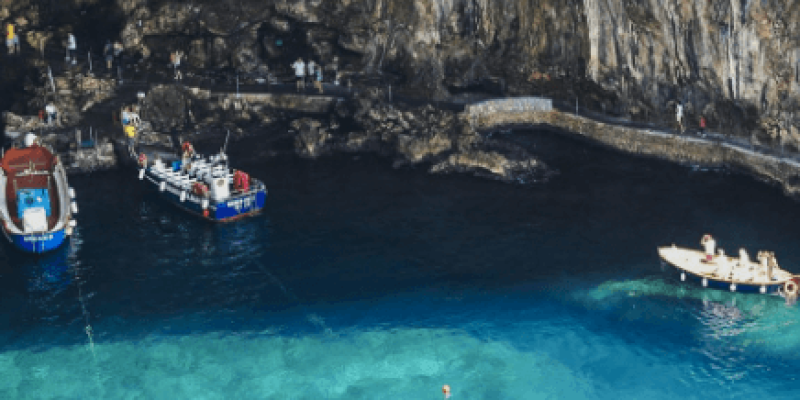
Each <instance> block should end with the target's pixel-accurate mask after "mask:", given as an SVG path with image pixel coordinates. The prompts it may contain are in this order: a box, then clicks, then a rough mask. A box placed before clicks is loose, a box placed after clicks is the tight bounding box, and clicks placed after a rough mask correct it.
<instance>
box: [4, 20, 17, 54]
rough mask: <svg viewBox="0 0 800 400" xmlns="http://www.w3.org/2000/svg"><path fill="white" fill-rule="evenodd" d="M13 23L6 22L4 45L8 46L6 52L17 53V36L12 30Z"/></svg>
mask: <svg viewBox="0 0 800 400" xmlns="http://www.w3.org/2000/svg"><path fill="white" fill-rule="evenodd" d="M14 28H15V27H14V24H12V23H10V22H9V23H8V24H6V47H8V54H15V53H17V54H18V53H19V36H17V33H16V32H15V30H14Z"/></svg>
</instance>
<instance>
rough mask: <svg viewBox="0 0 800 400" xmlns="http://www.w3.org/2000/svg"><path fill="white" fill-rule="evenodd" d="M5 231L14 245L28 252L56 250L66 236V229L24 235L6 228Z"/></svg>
mask: <svg viewBox="0 0 800 400" xmlns="http://www.w3.org/2000/svg"><path fill="white" fill-rule="evenodd" d="M4 232H5V234H6V236H7V237H8V238H9V239H10V240H11V244H13V245H14V247H16V248H18V249H20V250H22V251H25V252H28V253H45V252H48V251H50V250H55V249H56V248H58V247H59V246H61V244H62V243H64V238H66V234H65V230H64V229H61V230H58V231H53V232H48V233H36V234H24V235H15V234H12V233H9V232H7V231H5V230H4Z"/></svg>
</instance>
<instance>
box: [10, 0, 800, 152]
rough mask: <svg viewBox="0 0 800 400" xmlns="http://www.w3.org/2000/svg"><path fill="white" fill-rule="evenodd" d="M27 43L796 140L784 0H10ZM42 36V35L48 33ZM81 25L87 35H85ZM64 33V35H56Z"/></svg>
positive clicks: (797, 34) (796, 42)
mask: <svg viewBox="0 0 800 400" xmlns="http://www.w3.org/2000/svg"><path fill="white" fill-rule="evenodd" d="M0 4H2V6H0V7H1V8H2V9H0V18H3V21H8V20H17V21H19V22H24V23H23V24H22V26H21V28H22V31H23V32H24V33H25V34H26V38H27V39H28V41H29V42H30V44H31V45H32V46H33V45H35V44H36V43H34V42H36V41H38V40H45V41H47V40H48V38H50V39H49V42H48V43H49V44H48V45H49V46H55V47H58V46H61V45H62V44H61V42H62V41H63V40H64V36H65V34H66V32H67V31H70V30H72V31H75V32H78V33H79V37H80V33H83V38H82V39H83V42H82V43H87V45H91V46H93V47H95V48H96V50H97V51H99V48H100V46H101V45H102V42H103V41H104V40H105V39H106V38H114V37H121V38H122V40H123V42H124V44H125V46H126V48H127V49H128V51H129V52H130V53H132V54H134V53H135V54H137V57H142V59H143V60H145V61H144V64H143V65H144V66H145V67H148V66H149V68H152V69H156V70H158V69H164V66H165V64H166V63H167V60H168V54H169V51H171V50H173V49H177V48H181V49H183V50H184V51H186V52H187V54H188V63H189V65H190V66H191V67H193V68H195V69H197V70H198V71H210V70H216V71H220V72H221V73H230V72H232V71H235V72H238V73H239V74H242V75H246V74H248V73H256V72H257V71H264V70H265V68H269V69H270V70H271V71H273V72H275V73H277V74H278V75H279V76H284V77H291V72H290V70H289V64H290V63H291V62H292V61H294V60H295V59H296V58H297V57H303V58H305V59H308V58H309V57H312V58H314V59H315V60H316V61H318V62H321V63H322V64H323V65H325V66H326V67H327V68H328V69H327V73H336V72H339V73H341V74H342V79H344V80H350V81H351V82H353V83H354V85H359V84H376V83H378V84H392V85H393V87H396V88H398V90H399V92H400V93H403V92H406V93H414V94H417V95H424V96H429V97H434V98H447V97H448V96H450V95H453V94H457V93H461V92H465V91H483V92H490V93H495V94H499V93H503V94H509V95H517V94H537V95H548V96H552V97H554V98H556V99H562V100H564V101H568V102H569V103H570V104H574V102H575V100H576V99H577V100H578V102H579V103H580V104H581V106H584V107H590V108H593V109H595V110H602V111H604V112H606V113H610V114H616V115H621V116H625V117H630V118H633V119H646V120H651V121H661V122H664V123H671V122H673V121H674V110H675V108H674V107H675V105H676V103H677V102H682V103H683V104H684V105H685V110H686V113H687V117H688V122H689V124H690V125H692V124H694V125H696V123H697V120H698V119H699V116H700V115H704V116H706V118H707V119H708V120H709V125H710V126H711V127H712V128H714V129H717V128H719V129H720V130H721V131H723V132H726V133H730V134H735V135H740V136H752V137H754V138H757V139H759V140H760V141H762V142H770V143H774V144H778V143H780V144H786V145H789V146H794V147H795V148H797V147H800V132H798V127H800V115H798V113H797V112H795V110H796V109H797V106H798V99H800V90H799V89H800V77H799V75H800V26H798V23H800V3H799V2H796V1H785V0H558V1H553V0H491V1H490V0H324V1H323V0H271V1H268V0H214V1H207V0H191V1H189V0H114V1H113V2H112V1H97V0H59V1H51V0H14V1H13V2H12V1H4V2H3V3H0ZM42 38H44V39H42ZM79 40H81V39H79ZM61 48H63V47H61Z"/></svg>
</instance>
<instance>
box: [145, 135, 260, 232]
mask: <svg viewBox="0 0 800 400" xmlns="http://www.w3.org/2000/svg"><path fill="white" fill-rule="evenodd" d="M182 149H183V154H182V156H181V157H178V156H177V155H176V154H169V153H165V152H157V153H150V154H151V155H150V156H149V157H152V158H153V160H152V162H148V160H149V157H148V154H147V153H145V152H141V153H139V157H138V164H139V179H140V180H142V181H144V182H145V183H146V185H148V186H149V187H151V188H153V189H155V190H156V191H157V192H158V193H159V195H160V196H161V197H163V198H164V199H165V200H166V201H168V202H170V203H172V204H174V205H175V206H177V207H179V208H181V209H183V210H185V211H187V212H189V213H191V214H195V215H198V216H200V217H202V218H205V219H207V220H210V221H216V222H225V221H232V220H236V219H240V218H243V217H247V216H251V215H255V214H258V213H259V212H261V210H262V209H263V208H264V202H265V201H266V198H267V188H266V186H265V185H264V183H263V182H261V181H260V180H258V179H255V178H253V177H251V176H249V175H248V174H247V173H245V172H244V171H238V170H234V169H231V168H229V166H228V157H227V155H226V154H225V150H224V148H223V149H222V150H220V152H219V153H218V154H214V155H211V156H203V155H199V154H196V153H195V152H194V149H193V148H192V146H191V144H189V143H188V142H186V143H184V144H183V146H182Z"/></svg>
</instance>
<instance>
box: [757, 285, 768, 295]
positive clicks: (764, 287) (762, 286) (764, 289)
mask: <svg viewBox="0 0 800 400" xmlns="http://www.w3.org/2000/svg"><path fill="white" fill-rule="evenodd" d="M758 291H759V292H761V294H764V293H767V287H766V286H764V285H761V288H759V289H758Z"/></svg>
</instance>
